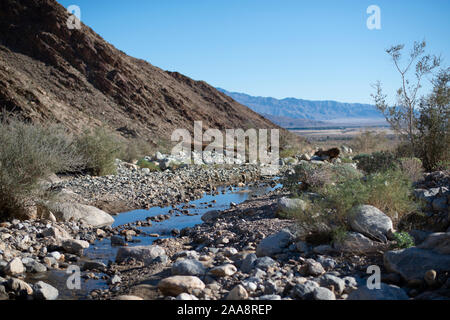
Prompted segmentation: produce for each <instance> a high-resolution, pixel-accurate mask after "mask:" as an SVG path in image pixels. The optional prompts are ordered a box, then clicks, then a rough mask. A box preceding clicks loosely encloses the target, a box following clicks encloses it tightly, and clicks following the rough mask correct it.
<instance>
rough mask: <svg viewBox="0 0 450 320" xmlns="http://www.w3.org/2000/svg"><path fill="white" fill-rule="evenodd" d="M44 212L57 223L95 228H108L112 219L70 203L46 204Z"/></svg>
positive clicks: (102, 212)
mask: <svg viewBox="0 0 450 320" xmlns="http://www.w3.org/2000/svg"><path fill="white" fill-rule="evenodd" d="M45 210H48V211H50V212H51V213H53V215H54V216H55V217H56V219H57V220H58V221H63V222H68V221H70V220H75V221H79V222H82V223H85V224H87V225H90V226H92V227H95V228H101V227H106V226H110V225H112V224H113V223H114V218H113V217H111V216H110V215H109V214H107V213H106V212H105V211H102V210H100V209H98V208H95V207H92V206H87V205H84V204H79V203H71V202H48V203H47V204H46V205H45Z"/></svg>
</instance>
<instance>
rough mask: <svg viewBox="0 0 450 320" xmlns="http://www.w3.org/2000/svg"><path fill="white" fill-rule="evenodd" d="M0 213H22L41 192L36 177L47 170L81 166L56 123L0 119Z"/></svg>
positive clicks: (70, 138) (5, 215)
mask: <svg viewBox="0 0 450 320" xmlns="http://www.w3.org/2000/svg"><path fill="white" fill-rule="evenodd" d="M0 150H1V152H0V217H2V218H5V217H10V216H15V217H22V216H24V215H25V211H26V207H27V206H28V205H32V204H33V203H34V201H35V200H36V199H37V198H38V197H42V196H44V191H43V190H42V188H40V184H39V181H40V180H41V179H44V178H46V177H47V176H48V175H50V173H58V172H63V171H74V170H78V169H80V168H81V167H83V165H84V163H83V159H82V158H81V157H80V156H79V155H78V152H77V150H76V148H75V146H74V143H73V139H72V137H71V136H70V135H69V134H68V133H67V132H66V130H64V129H63V128H62V127H59V126H42V125H39V124H30V123H23V122H20V121H18V120H17V119H15V118H5V119H4V120H3V121H2V122H0Z"/></svg>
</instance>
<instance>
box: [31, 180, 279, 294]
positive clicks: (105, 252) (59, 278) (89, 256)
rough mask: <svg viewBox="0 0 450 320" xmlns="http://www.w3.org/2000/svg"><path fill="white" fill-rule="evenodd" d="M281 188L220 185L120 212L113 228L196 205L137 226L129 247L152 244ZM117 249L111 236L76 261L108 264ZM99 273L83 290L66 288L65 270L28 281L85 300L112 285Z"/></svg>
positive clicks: (85, 281) (88, 281) (48, 273)
mask: <svg viewBox="0 0 450 320" xmlns="http://www.w3.org/2000/svg"><path fill="white" fill-rule="evenodd" d="M280 187H281V185H280V184H277V185H276V186H274V187H271V186H270V185H269V184H267V183H260V184H257V185H252V186H245V187H242V188H236V187H233V188H232V189H231V190H230V188H229V187H221V188H218V189H217V191H218V193H219V194H216V195H211V194H206V193H205V194H204V195H203V197H201V198H200V199H197V200H193V201H190V202H188V203H183V204H180V205H177V206H174V207H172V206H168V207H164V208H162V207H153V208H150V209H148V210H133V211H129V212H125V213H121V214H119V215H117V216H115V217H114V219H115V222H114V224H113V225H112V227H119V226H122V225H125V224H127V223H133V222H137V221H145V220H146V218H147V217H153V216H158V215H167V214H170V212H169V211H171V210H174V211H175V212H179V211H180V210H182V207H184V206H190V205H195V207H194V208H190V209H189V215H184V214H179V215H172V216H171V218H170V219H167V220H164V221H162V222H153V225H152V226H151V227H138V229H140V230H141V231H142V234H139V235H136V236H134V237H133V240H134V241H133V242H130V243H128V245H129V246H146V245H151V244H152V243H153V241H155V240H156V239H161V238H171V237H173V235H172V234H171V232H172V230H173V229H178V230H182V229H183V228H186V227H193V226H195V225H198V224H201V223H203V221H202V220H201V217H202V215H203V214H205V213H206V212H208V211H211V210H219V211H223V210H227V209H229V208H230V203H235V204H240V203H243V202H245V201H246V200H248V199H251V198H252V197H256V196H262V195H264V194H267V193H269V192H271V191H273V190H275V189H278V188H280ZM149 234H158V235H159V237H150V236H149ZM118 248H119V247H116V246H111V241H110V239H100V240H96V241H95V243H93V244H91V245H90V247H89V248H88V249H85V250H84V256H83V257H81V259H80V261H79V262H78V263H77V264H78V265H82V264H83V262H85V261H88V260H91V261H92V260H95V261H101V262H103V263H105V264H106V265H107V264H108V262H109V261H114V260H115V256H116V253H117V250H118ZM83 274H84V272H82V275H83ZM96 275H97V276H98V277H99V278H100V279H98V280H96V279H84V278H83V277H82V278H81V289H80V290H73V289H68V288H67V285H66V282H67V279H68V277H69V276H70V274H68V273H66V270H50V271H48V272H46V273H42V274H34V275H31V276H30V277H29V278H28V279H27V281H29V282H31V283H34V282H37V281H44V282H47V283H48V284H50V285H52V286H54V287H55V288H57V289H58V291H59V297H58V300H83V299H86V297H87V296H88V294H89V293H90V292H91V291H92V290H95V289H107V288H108V287H109V286H108V284H107V280H104V279H101V277H102V276H103V275H104V274H102V273H96Z"/></svg>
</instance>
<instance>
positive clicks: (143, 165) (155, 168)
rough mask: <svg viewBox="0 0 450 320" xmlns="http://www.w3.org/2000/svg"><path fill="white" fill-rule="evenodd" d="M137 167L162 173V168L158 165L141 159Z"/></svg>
mask: <svg viewBox="0 0 450 320" xmlns="http://www.w3.org/2000/svg"><path fill="white" fill-rule="evenodd" d="M137 165H138V166H139V167H141V168H147V169H150V171H151V172H156V171H161V168H160V167H159V166H158V165H156V164H155V163H153V162H150V161H147V160H145V159H140V160H139V161H138V162H137Z"/></svg>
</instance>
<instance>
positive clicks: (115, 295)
mask: <svg viewBox="0 0 450 320" xmlns="http://www.w3.org/2000/svg"><path fill="white" fill-rule="evenodd" d="M314 161H317V160H314ZM288 162H290V161H288ZM287 168H289V167H287ZM259 179H260V177H259V176H258V171H257V168H256V167H254V166H248V165H243V166H236V167H232V168H231V167H230V168H219V167H216V166H208V167H205V166H201V167H196V168H194V167H191V166H189V167H187V168H181V169H178V170H177V171H175V172H172V171H170V170H168V171H164V172H158V173H148V172H145V171H142V170H140V169H137V168H135V167H133V166H130V165H127V164H119V174H118V175H117V176H114V177H102V178H92V177H79V178H76V179H71V180H66V181H59V182H55V183H53V184H51V186H50V187H51V188H52V189H54V190H59V191H60V192H61V193H62V194H63V196H62V198H63V199H65V200H64V202H60V203H59V204H58V205H53V206H52V205H48V206H47V208H44V209H41V211H42V212H40V213H41V218H40V219H38V220H32V221H18V220H13V221H10V222H4V223H1V224H0V237H1V242H0V298H2V299H56V298H57V297H58V291H57V289H56V288H54V287H53V286H52V285H51V284H49V283H46V282H44V281H39V282H37V283H33V284H32V283H30V282H27V275H28V274H30V273H45V272H47V271H48V270H65V269H67V268H68V267H69V266H70V265H72V264H77V265H80V266H81V269H82V270H83V277H84V278H91V279H92V278H93V279H96V278H97V279H98V278H101V279H104V280H105V281H106V282H107V284H108V288H101V289H95V290H93V291H92V292H90V293H89V295H88V296H87V297H86V298H87V299H123V300H129V299H131V300H140V299H179V300H196V299H231V300H240V299H253V300H280V299H286V300H291V299H292V300H310V299H315V300H334V299H337V300H345V299H349V300H361V299H364V300H366V299H392V300H395V299H449V298H450V280H449V272H450V249H449V244H450V230H448V229H447V228H448V213H449V211H448V204H449V192H448V190H449V184H448V181H449V173H448V172H437V173H432V174H427V175H426V176H425V178H424V180H423V181H421V182H420V183H418V184H417V186H416V190H415V194H416V197H417V198H418V199H423V200H424V201H425V202H426V203H428V205H427V215H428V218H429V219H430V221H433V222H434V223H436V221H437V222H439V226H440V228H441V229H442V228H444V230H431V229H430V230H414V231H412V232H411V235H412V236H413V237H414V238H415V241H416V246H414V247H411V248H408V249H402V250H393V245H394V241H392V221H390V219H389V218H388V217H387V216H386V215H385V214H384V213H383V212H381V211H380V210H378V209H376V208H374V207H370V206H361V207H360V208H358V212H357V214H356V216H355V218H354V221H352V229H353V230H352V232H349V233H348V234H347V235H346V237H345V239H343V240H342V241H341V242H340V243H339V244H334V245H330V244H313V243H310V242H307V241H305V239H304V237H303V235H302V230H300V229H298V227H297V224H296V223H295V221H292V220H286V219H282V218H281V217H280V216H279V215H278V214H279V212H280V211H282V210H284V209H286V208H292V207H296V206H299V205H301V203H299V202H298V200H296V199H290V198H289V195H288V194H287V193H286V192H285V191H283V189H277V190H275V191H272V192H271V193H269V194H267V195H263V196H258V197H253V198H251V199H249V200H247V201H245V202H243V203H241V204H231V207H230V208H229V209H228V210H225V211H216V210H212V211H210V212H207V213H206V214H204V215H203V216H202V220H203V221H204V223H203V224H201V225H197V226H195V227H192V228H186V229H182V230H173V234H172V235H173V237H172V238H168V239H158V240H156V241H154V243H153V244H152V245H148V246H139V245H138V246H134V245H133V240H134V238H135V237H136V236H137V235H141V233H142V230H141V229H140V227H142V226H149V225H151V224H152V223H162V222H163V221H165V220H167V219H170V218H171V216H172V215H170V214H168V215H161V216H156V217H152V218H148V219H146V220H144V221H138V222H136V223H132V224H127V225H123V226H118V227H114V228H112V227H110V225H111V220H110V219H111V217H110V216H109V215H108V214H107V213H105V212H104V211H102V210H99V209H97V208H94V207H91V206H88V205H89V204H95V203H99V202H101V201H104V202H108V200H110V199H116V200H117V198H118V199H119V200H120V201H122V202H124V203H128V204H129V205H130V203H131V205H130V206H131V207H136V206H139V205H140V206H147V205H148V206H153V205H163V204H173V203H180V202H186V201H189V200H190V199H195V198H198V197H199V194H200V191H202V190H203V191H208V192H210V193H215V192H217V191H216V186H217V185H220V184H235V185H237V184H239V185H241V186H242V185H244V184H250V183H251V182H250V181H252V180H259ZM266 182H267V181H266ZM269 183H272V184H275V182H269ZM146 194H147V197H146V196H145V195H146ZM150 195H151V196H150ZM64 197H66V198H64ZM68 199H71V200H70V201H69V200H68ZM74 199H78V200H80V201H82V202H84V203H85V204H79V203H76V202H75V201H74ZM59 201H61V200H59ZM213 205H214V204H213V203H210V204H209V205H208V206H213ZM181 210H182V211H183V210H186V211H187V212H185V213H187V214H188V213H189V204H188V203H187V204H186V208H185V209H181ZM180 213H182V212H180ZM446 219H447V220H446ZM446 223H447V224H446ZM436 231H441V232H436ZM106 238H108V239H110V240H111V243H112V244H114V245H115V246H118V251H117V256H116V257H115V261H111V262H110V263H109V264H103V263H102V262H100V261H86V260H85V259H83V251H84V250H85V249H87V248H88V247H89V246H90V245H93V244H94V243H95V241H96V240H97V239H106ZM370 266H377V267H379V268H380V271H381V283H380V287H379V289H377V290H370V289H369V288H368V286H367V283H368V280H370V279H369V276H371V273H368V268H369V267H370ZM369 270H370V269H369ZM372 272H373V271H372Z"/></svg>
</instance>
